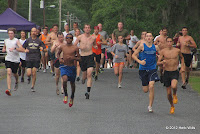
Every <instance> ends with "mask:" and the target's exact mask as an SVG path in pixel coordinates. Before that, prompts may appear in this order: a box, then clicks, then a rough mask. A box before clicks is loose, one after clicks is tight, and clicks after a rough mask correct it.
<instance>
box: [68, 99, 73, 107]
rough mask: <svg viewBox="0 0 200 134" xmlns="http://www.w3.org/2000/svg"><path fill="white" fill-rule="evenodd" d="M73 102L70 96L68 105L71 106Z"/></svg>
mask: <svg viewBox="0 0 200 134" xmlns="http://www.w3.org/2000/svg"><path fill="white" fill-rule="evenodd" d="M73 103H74V100H73V99H72V98H71V99H70V101H69V107H72V106H73Z"/></svg>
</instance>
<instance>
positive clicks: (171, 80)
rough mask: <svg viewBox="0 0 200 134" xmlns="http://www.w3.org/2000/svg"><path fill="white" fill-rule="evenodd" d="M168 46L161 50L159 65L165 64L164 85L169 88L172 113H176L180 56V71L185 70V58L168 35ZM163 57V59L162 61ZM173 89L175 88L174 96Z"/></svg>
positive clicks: (168, 95)
mask: <svg viewBox="0 0 200 134" xmlns="http://www.w3.org/2000/svg"><path fill="white" fill-rule="evenodd" d="M166 41H167V46H166V48H165V49H163V50H162V51H161V52H160V57H159V59H158V62H157V65H163V67H164V75H163V82H164V86H166V88H167V98H168V100H169V103H170V105H171V109H170V114H174V110H175V107H174V104H177V102H178V98H177V95H176V92H177V83H178V78H179V71H178V70H177V68H178V65H179V57H180V58H181V70H180V73H182V72H184V71H185V65H184V58H183V55H182V54H181V51H180V50H179V49H178V48H174V47H173V46H172V45H173V40H172V38H170V37H167V39H166ZM162 59H163V61H161V60H162ZM171 89H172V90H173V98H172V93H171Z"/></svg>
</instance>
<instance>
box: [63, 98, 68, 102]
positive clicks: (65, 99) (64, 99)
mask: <svg viewBox="0 0 200 134" xmlns="http://www.w3.org/2000/svg"><path fill="white" fill-rule="evenodd" d="M67 100H68V96H64V98H63V103H64V104H67Z"/></svg>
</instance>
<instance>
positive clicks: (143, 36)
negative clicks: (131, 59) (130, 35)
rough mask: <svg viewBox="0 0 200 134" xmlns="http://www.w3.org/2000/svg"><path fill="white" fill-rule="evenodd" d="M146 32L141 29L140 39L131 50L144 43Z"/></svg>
mask: <svg viewBox="0 0 200 134" xmlns="http://www.w3.org/2000/svg"><path fill="white" fill-rule="evenodd" d="M146 34H147V32H146V31H143V32H142V33H141V39H140V40H139V41H138V42H137V43H136V44H135V46H134V47H133V48H132V50H133V52H135V50H136V49H137V48H138V47H139V46H140V44H143V43H146V40H145V37H146Z"/></svg>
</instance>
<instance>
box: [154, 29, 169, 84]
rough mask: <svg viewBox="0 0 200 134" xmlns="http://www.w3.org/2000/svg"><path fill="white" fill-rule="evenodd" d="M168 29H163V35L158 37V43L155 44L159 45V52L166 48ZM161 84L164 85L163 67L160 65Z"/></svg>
mask: <svg viewBox="0 0 200 134" xmlns="http://www.w3.org/2000/svg"><path fill="white" fill-rule="evenodd" d="M167 37H168V36H167V28H165V27H164V28H163V29H162V32H161V35H160V36H159V37H157V39H156V41H155V42H154V44H155V45H158V47H159V50H160V51H161V50H162V49H164V48H166V38H167ZM159 67H160V82H161V83H163V66H162V65H160V66H159Z"/></svg>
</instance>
